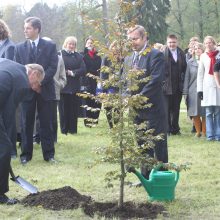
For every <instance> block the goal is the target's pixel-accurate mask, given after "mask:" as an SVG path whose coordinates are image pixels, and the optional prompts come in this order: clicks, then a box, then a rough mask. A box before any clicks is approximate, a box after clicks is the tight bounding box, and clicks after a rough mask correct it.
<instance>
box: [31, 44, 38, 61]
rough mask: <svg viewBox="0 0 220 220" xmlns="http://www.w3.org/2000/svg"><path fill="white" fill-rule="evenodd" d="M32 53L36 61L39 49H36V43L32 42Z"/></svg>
mask: <svg viewBox="0 0 220 220" xmlns="http://www.w3.org/2000/svg"><path fill="white" fill-rule="evenodd" d="M32 53H33V56H34V59H35V58H36V55H37V47H36V45H35V42H34V41H33V42H32Z"/></svg>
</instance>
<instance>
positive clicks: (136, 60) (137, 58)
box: [133, 53, 139, 68]
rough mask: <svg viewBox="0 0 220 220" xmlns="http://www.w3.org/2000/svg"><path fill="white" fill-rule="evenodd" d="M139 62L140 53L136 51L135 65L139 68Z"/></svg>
mask: <svg viewBox="0 0 220 220" xmlns="http://www.w3.org/2000/svg"><path fill="white" fill-rule="evenodd" d="M138 63H139V53H136V54H135V57H134V59H133V67H134V68H137V67H138Z"/></svg>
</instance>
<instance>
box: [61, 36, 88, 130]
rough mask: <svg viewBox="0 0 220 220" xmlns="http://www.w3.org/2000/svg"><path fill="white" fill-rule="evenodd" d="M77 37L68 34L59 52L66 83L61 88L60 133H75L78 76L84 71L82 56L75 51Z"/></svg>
mask: <svg viewBox="0 0 220 220" xmlns="http://www.w3.org/2000/svg"><path fill="white" fill-rule="evenodd" d="M76 46H77V39H76V37H74V36H69V37H67V38H66V39H65V40H64V43H63V49H62V50H61V52H60V54H61V56H62V58H63V61H64V65H65V70H66V78H67V84H66V86H65V87H64V88H63V89H62V90H61V96H60V102H59V113H60V128H61V133H62V134H67V133H70V134H76V133H77V122H78V110H79V97H78V96H77V93H79V92H80V77H82V76H83V75H84V74H85V73H86V66H85V63H84V61H83V57H82V55H81V54H79V53H78V52H77V51H76V48H77V47H76Z"/></svg>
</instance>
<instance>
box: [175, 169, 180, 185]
mask: <svg viewBox="0 0 220 220" xmlns="http://www.w3.org/2000/svg"><path fill="white" fill-rule="evenodd" d="M178 180H179V171H177V172H176V178H175V184H177V182H178Z"/></svg>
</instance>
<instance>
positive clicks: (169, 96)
mask: <svg viewBox="0 0 220 220" xmlns="http://www.w3.org/2000/svg"><path fill="white" fill-rule="evenodd" d="M164 55H165V61H166V65H165V70H166V75H165V82H164V94H165V97H166V102H167V107H166V108H167V111H168V133H169V134H172V135H179V134H181V133H180V126H179V112H180V103H181V100H182V90H183V82H184V77H185V71H186V59H185V54H184V52H183V51H182V50H181V49H180V48H179V47H178V39H177V37H176V35H174V34H171V35H168V36H167V48H166V49H165V51H164Z"/></svg>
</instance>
